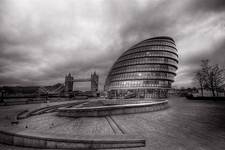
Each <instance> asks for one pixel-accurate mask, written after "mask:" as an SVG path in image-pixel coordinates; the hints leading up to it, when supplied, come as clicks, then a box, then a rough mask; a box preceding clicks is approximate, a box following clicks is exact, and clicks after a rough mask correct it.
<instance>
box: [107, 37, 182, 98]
mask: <svg viewBox="0 0 225 150" xmlns="http://www.w3.org/2000/svg"><path fill="white" fill-rule="evenodd" d="M177 64H178V54H177V49H176V45H175V41H174V40H173V39H172V38H170V37H165V36H162V37H154V38H150V39H147V40H144V41H142V42H140V43H138V44H136V45H134V46H132V47H131V48H130V49H128V50H127V51H125V52H124V53H123V54H122V55H121V56H120V57H119V58H118V59H117V61H116V62H115V63H114V65H113V66H112V68H111V70H110V71H109V74H108V76H107V78H106V83H105V90H106V91H107V93H108V97H109V98H135V97H136V98H166V97H167V93H168V90H169V89H170V88H171V83H172V82H174V77H175V76H176V73H175V72H176V70H177Z"/></svg>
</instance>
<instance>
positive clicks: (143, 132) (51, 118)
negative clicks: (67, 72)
mask: <svg viewBox="0 0 225 150" xmlns="http://www.w3.org/2000/svg"><path fill="white" fill-rule="evenodd" d="M46 105H49V104H29V105H18V106H1V107H0V119H1V122H0V126H10V128H21V129H23V130H34V131H37V132H48V133H59V134H65V133H66V134H77V135H91V136H93V135H114V134H130V135H140V136H143V137H144V138H145V139H146V147H143V148H136V149H141V150H147V149H152V150H156V149H158V150H164V149H165V150H168V149H169V150H176V149H178V150H195V149H196V150H199V149H204V150H222V149H225V126H224V122H225V102H213V101H190V100H187V99H185V98H170V99H169V105H170V107H169V108H168V109H166V110H161V111H156V112H149V113H141V114H129V115H117V116H107V117H82V118H69V117H58V116H56V114H55V112H53V113H45V114H41V115H36V116H32V117H29V118H27V119H23V120H20V121H19V124H17V125H16V124H15V125H11V123H10V119H11V117H12V116H13V115H15V114H16V113H17V112H19V111H21V110H23V109H34V108H37V107H43V106H46ZM112 124H114V127H113V126H112ZM0 149H1V150H14V149H15V150H16V149H18V150H28V149H30V148H22V147H15V146H9V145H2V144H1V145H0ZM32 150H33V149H32Z"/></svg>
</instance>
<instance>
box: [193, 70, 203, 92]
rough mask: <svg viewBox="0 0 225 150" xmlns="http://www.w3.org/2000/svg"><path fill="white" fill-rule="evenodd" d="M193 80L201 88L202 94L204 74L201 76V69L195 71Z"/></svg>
mask: <svg viewBox="0 0 225 150" xmlns="http://www.w3.org/2000/svg"><path fill="white" fill-rule="evenodd" d="M194 80H195V81H197V82H198V84H199V86H200V89H201V95H202V96H204V94H203V90H204V84H205V80H204V76H203V73H202V71H201V70H198V71H197V72H196V73H195V79H194Z"/></svg>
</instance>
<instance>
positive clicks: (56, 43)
mask: <svg viewBox="0 0 225 150" xmlns="http://www.w3.org/2000/svg"><path fill="white" fill-rule="evenodd" d="M224 14H225V12H224V2H223V0H215V1H210V0H206V1H205V0H204V3H203V0H200V1H195V0H184V1H179V0H175V1H174V0H173V1H172V0H157V1H156V0H153V1H147V0H134V1H132V2H131V1H130V0H123V1H121V0H109V1H103V0H95V1H89V0H83V1H73V0H67V1H64V0H46V1H39V0H21V1H20V2H18V1H16V0H3V1H1V2H0V85H34V84H35V85H47V84H54V83H57V82H63V81H64V76H65V74H66V73H68V72H71V73H72V74H74V76H75V77H77V78H81V77H89V76H90V74H91V72H93V71H96V72H97V73H99V75H100V86H101V87H100V88H102V87H103V85H104V80H105V77H106V76H107V73H108V71H109V69H110V68H111V66H112V64H113V63H114V61H115V60H116V59H117V58H118V57H119V56H120V55H121V54H122V52H123V51H125V50H127V49H128V48H129V47H131V46H132V45H134V44H136V43H137V42H140V41H141V40H144V39H146V38H150V37H153V36H159V35H168V36H171V37H173V38H174V39H175V41H176V44H177V48H178V50H179V57H180V64H179V70H178V72H177V73H178V75H177V77H176V82H175V84H174V85H177V86H191V81H192V78H193V77H192V75H193V74H192V72H193V71H194V70H196V69H197V68H198V65H199V60H200V59H202V58H209V59H212V60H213V62H215V63H224V61H223V59H222V56H223V55H221V53H222V51H223V49H224V39H225V34H224V33H225V32H224V30H225V17H224V16H225V15H224ZM210 56H212V58H210ZM214 60H215V61H214ZM193 66H194V67H193Z"/></svg>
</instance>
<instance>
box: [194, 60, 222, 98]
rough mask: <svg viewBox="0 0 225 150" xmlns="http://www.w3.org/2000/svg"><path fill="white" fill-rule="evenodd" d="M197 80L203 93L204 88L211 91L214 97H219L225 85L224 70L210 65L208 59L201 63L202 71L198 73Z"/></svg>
mask: <svg viewBox="0 0 225 150" xmlns="http://www.w3.org/2000/svg"><path fill="white" fill-rule="evenodd" d="M196 78H197V79H198V82H199V85H200V87H201V90H202V92H203V88H205V89H208V90H211V92H212V95H213V96H216V95H217V96H218V91H220V90H221V89H222V88H223V87H224V85H225V76H224V69H222V68H220V67H219V65H218V64H216V65H210V64H209V60H208V59H206V60H202V61H201V69H200V70H199V71H197V73H196ZM202 95H203V94H202Z"/></svg>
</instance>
